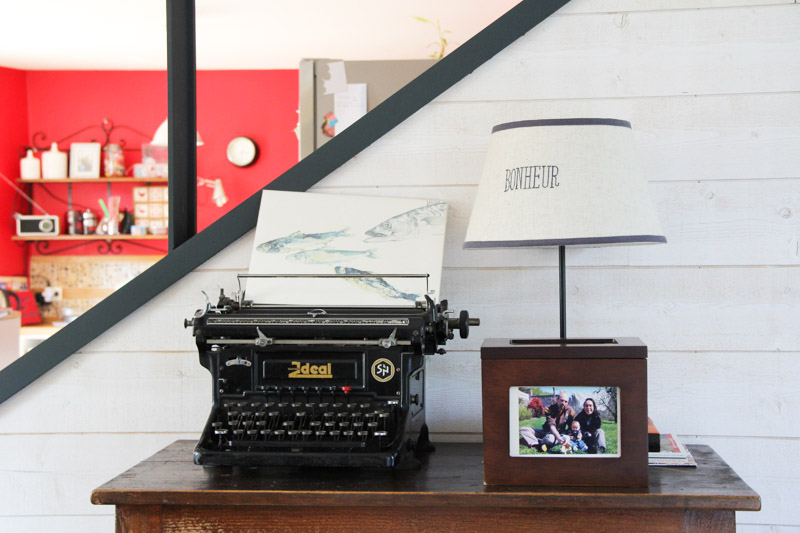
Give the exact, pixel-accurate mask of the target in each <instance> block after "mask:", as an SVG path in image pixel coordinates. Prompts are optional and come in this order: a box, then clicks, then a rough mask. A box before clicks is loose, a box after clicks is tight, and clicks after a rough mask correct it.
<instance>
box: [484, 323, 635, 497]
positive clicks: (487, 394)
mask: <svg viewBox="0 0 800 533" xmlns="http://www.w3.org/2000/svg"><path fill="white" fill-rule="evenodd" d="M481 381H482V385H481V387H482V401H483V467H484V470H483V479H484V483H485V484H486V485H529V486H584V487H586V486H592V487H595V486H597V487H645V486H647V484H648V472H647V450H648V445H647V440H648V437H647V346H645V345H644V344H643V343H642V341H641V340H639V339H637V338H633V337H629V338H624V337H620V338H606V339H486V340H485V341H484V343H483V345H482V346H481ZM601 389H603V390H605V391H606V393H607V394H610V395H611V396H612V397H613V398H615V400H616V402H617V405H616V408H615V409H616V411H617V414H616V417H617V418H616V421H615V422H613V423H609V422H605V421H604V422H603V423H602V425H601V427H604V428H605V429H608V432H607V433H606V434H605V437H606V442H605V444H606V448H607V449H606V450H605V452H604V453H580V454H578V453H562V449H561V448H560V447H559V446H555V444H556V443H555V442H553V441H551V442H545V441H543V440H542V442H540V440H541V439H544V438H545V437H546V432H543V431H541V430H542V429H543V427H544V416H543V415H544V413H543V412H537V413H535V414H537V415H538V416H536V417H533V416H530V417H529V416H527V414H526V413H523V412H521V411H522V408H521V407H522V406H521V405H520V396H519V395H520V392H522V393H524V394H526V395H527V396H526V398H528V402H530V398H531V397H533V396H540V400H541V406H539V407H540V408H541V411H544V410H546V409H547V408H548V407H549V406H550V405H553V404H554V403H557V401H558V398H559V397H560V396H561V395H562V393H563V394H564V395H565V396H566V397H567V403H568V404H569V406H570V408H571V409H573V411H575V415H577V408H578V406H579V405H583V402H585V400H586V398H593V399H594V400H595V402H598V403H599V396H598V395H599V394H601V392H600V391H601ZM542 398H543V400H542ZM554 398H555V399H556V401H555V402H554V401H553V399H554ZM527 405H528V404H527V403H526V405H525V406H524V407H525V408H527ZM525 427H530V428H531V430H540V431H532V432H529V431H528V430H523V428H525ZM562 429H565V428H562ZM525 433H527V435H526V434H525ZM563 433H564V432H560V433H559V434H560V435H561V434H563ZM525 437H528V438H529V440H526V439H525ZM609 437H611V438H609ZM533 439H536V440H533ZM609 440H613V442H612V443H609ZM540 443H544V444H545V448H546V449H545V450H542V449H536V446H537V445H539V444H540ZM529 444H530V445H531V446H529ZM559 444H560V443H559ZM587 444H588V443H587ZM594 444H596V443H594ZM587 452H588V450H587Z"/></svg>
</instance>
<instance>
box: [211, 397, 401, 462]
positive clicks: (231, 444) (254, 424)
mask: <svg viewBox="0 0 800 533" xmlns="http://www.w3.org/2000/svg"><path fill="white" fill-rule="evenodd" d="M399 416H400V412H399V401H398V400H376V399H375V398H374V397H362V398H359V397H355V396H348V397H341V398H340V397H327V398H326V397H324V396H322V397H320V396H317V397H311V396H304V397H300V395H296V396H295V395H293V396H290V397H278V398H275V397H273V398H269V397H262V398H248V399H246V400H224V401H223V404H222V405H221V406H220V408H219V409H218V411H217V413H216V416H215V419H214V420H213V421H212V422H211V432H212V433H213V434H209V435H208V437H209V441H210V444H211V445H212V446H214V447H215V448H216V449H217V450H219V451H225V450H231V451H234V450H242V451H245V450H246V451H250V452H264V453H269V452H271V451H276V452H277V451H280V452H325V451H328V452H331V451H337V452H344V451H347V452H353V451H365V452H373V451H379V450H381V449H383V448H384V447H387V446H389V445H390V444H391V443H392V441H393V439H394V437H395V435H396V433H397V430H398V429H397V425H398V419H399Z"/></svg>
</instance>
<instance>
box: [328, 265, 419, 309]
mask: <svg viewBox="0 0 800 533" xmlns="http://www.w3.org/2000/svg"><path fill="white" fill-rule="evenodd" d="M335 270H336V273H337V274H373V272H366V271H364V270H358V269H356V268H351V267H343V266H337V267H336V268H335ZM345 281H347V282H348V283H350V284H351V285H355V286H356V287H359V288H361V289H364V290H367V291H370V292H372V293H375V294H378V295H380V296H383V297H385V298H391V299H393V300H409V301H412V302H413V301H416V299H417V298H420V295H418V294H411V293H407V292H403V291H400V290H398V289H397V288H396V287H394V286H392V285H390V284H389V283H386V280H384V279H383V278H345Z"/></svg>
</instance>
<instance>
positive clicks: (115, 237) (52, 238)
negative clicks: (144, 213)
mask: <svg viewBox="0 0 800 533" xmlns="http://www.w3.org/2000/svg"><path fill="white" fill-rule="evenodd" d="M166 238H167V234H164V235H41V236H39V235H36V236H28V237H17V236H12V237H11V240H14V241H140V240H158V239H166Z"/></svg>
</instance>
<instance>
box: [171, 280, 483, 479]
mask: <svg viewBox="0 0 800 533" xmlns="http://www.w3.org/2000/svg"><path fill="white" fill-rule="evenodd" d="M398 276H399V275H398ZM398 276H395V277H398ZM248 277H303V275H296V276H291V275H288V276H259V275H239V276H238V278H239V287H240V288H239V291H237V293H236V294H235V295H234V296H235V297H234V298H229V297H227V296H226V295H225V293H224V291H220V296H219V301H218V302H217V304H216V305H211V304H210V303H209V301H208V298H206V306H205V308H204V309H201V310H198V311H197V313H196V314H195V316H194V317H193V318H191V319H189V320H186V321H185V323H184V325H185V326H186V327H189V326H191V327H192V331H193V334H194V336H195V340H196V344H197V348H198V350H199V355H200V363H201V364H202V365H203V366H204V367H205V368H207V369H208V370H209V372H210V373H211V376H212V385H213V404H212V409H211V414H210V416H209V418H208V422H207V424H206V427H205V429H204V430H203V434H202V437H201V438H200V441H199V443H198V444H197V447H196V449H195V452H194V461H195V463H196V464H202V465H207V466H217V465H241V466H261V465H284V466H356V467H408V466H414V465H416V464H418V461H417V459H416V457H415V454H416V453H418V452H421V451H426V450H429V449H432V446H431V445H430V441H429V439H428V430H427V426H426V424H425V399H424V395H425V356H426V355H429V354H433V353H444V350H443V349H440V348H439V346H440V345H442V344H444V343H445V342H446V341H447V340H448V339H452V338H453V337H454V331H455V330H458V331H459V333H460V336H461V337H462V338H466V337H467V335H468V334H469V327H470V326H476V325H479V323H480V321H479V320H478V319H471V318H470V317H469V314H468V313H467V312H466V311H461V313H460V314H459V316H458V317H457V318H456V317H453V316H451V315H452V311H450V310H448V309H447V302H446V301H441V302H439V303H434V301H433V300H432V299H431V298H430V297H428V296H425V301H417V302H415V303H414V304H413V305H412V306H407V307H324V308H317V307H312V306H302V307H299V306H298V307H295V306H277V305H259V304H256V303H253V302H252V301H247V300H244V291H243V290H242V289H241V278H248ZM327 277H347V276H341V275H338V274H331V275H328V276H327ZM373 277H377V276H373ZM380 277H391V276H389V275H381V276H380ZM403 277H406V276H403Z"/></svg>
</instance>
